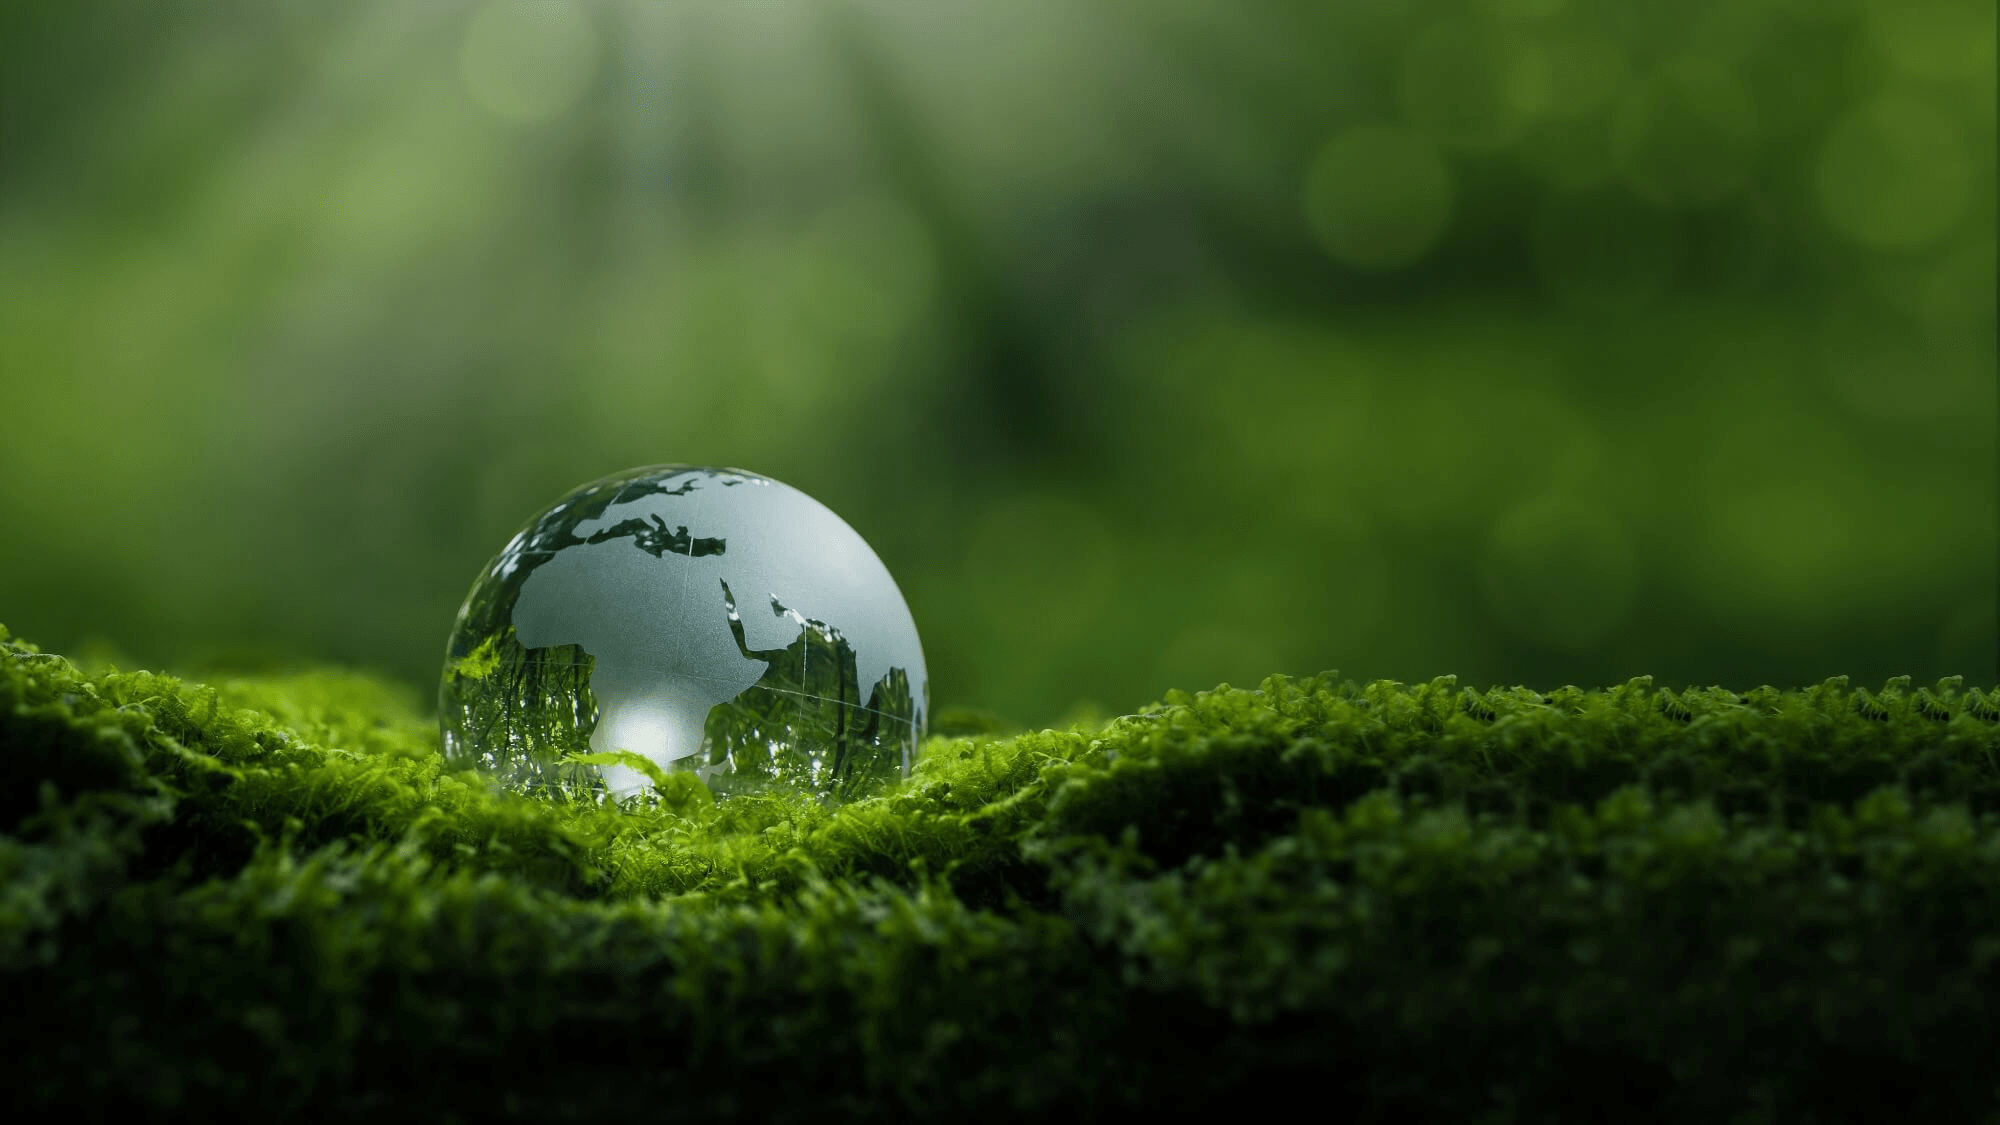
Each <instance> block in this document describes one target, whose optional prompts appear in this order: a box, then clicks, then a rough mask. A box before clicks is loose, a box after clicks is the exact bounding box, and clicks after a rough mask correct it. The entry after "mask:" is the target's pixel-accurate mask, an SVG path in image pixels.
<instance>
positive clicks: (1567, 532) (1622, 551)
mask: <svg viewBox="0 0 2000 1125" xmlns="http://www.w3.org/2000/svg"><path fill="white" fill-rule="evenodd" d="M1479 580H1480V591H1481V593H1482V594H1483V595H1484V596H1485V599H1486V604H1487V607H1488V608H1489V609H1490V610H1492V612H1493V613H1494V615H1495V616H1496V617H1498V618H1499V619H1500V620H1501V621H1502V622H1503V623H1504V624H1506V625H1507V627H1508V628H1510V629H1512V630H1513V631H1514V632H1515V633H1517V634H1518V635H1520V636H1522V637H1526V638H1529V639H1531V640H1534V641H1538V642H1540V643H1543V644H1549V645H1554V646H1557V647H1560V648H1567V649H1584V648H1588V647H1590V646H1591V645H1594V644H1596V643H1598V642H1599V641H1602V640H1604V639H1605V638H1607V637H1609V636H1610V635H1611V634H1612V633H1613V632H1615V631H1616V630H1617V629H1618V627H1619V626H1621V625H1623V624H1624V623H1625V622H1626V620H1627V619H1628V618H1629V617H1630V616H1631V612H1632V602H1633V595H1634V594H1635V593H1636V592H1637V589H1638V565H1637V561H1636V558H1635V556H1634V552H1633V550H1632V544H1631V540H1630V537H1629V536H1628V535H1627V534H1626V531H1625V528H1624V526H1623V525H1622V524H1620V523H1619V521H1618V520H1616V519H1614V518H1613V517H1612V516H1611V515H1610V513H1608V512H1606V511H1604V510H1603V509H1602V508H1601V507H1599V506H1597V505H1595V504H1592V503H1590V502H1587V501H1584V500H1581V499H1574V498H1570V497H1566V496H1561V495H1549V496H1543V497H1541V498H1538V499H1535V500H1530V501H1528V502H1526V503H1524V504H1521V505H1519V506H1517V507H1515V508H1513V509H1512V510H1510V511H1507V512H1506V513H1504V514H1502V515H1501V516H1500V518H1499V519H1497V520H1495V521H1494V524H1493V527H1492V530H1491V533H1490V534H1489V535H1488V537H1487V542H1486V548H1485V553H1484V556H1483V558H1482V559H1481V565H1480V568H1479Z"/></svg>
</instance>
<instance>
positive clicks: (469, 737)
mask: <svg viewBox="0 0 2000 1125" xmlns="http://www.w3.org/2000/svg"><path fill="white" fill-rule="evenodd" d="M928 688H929V682H928V680H927V678H926V676H925V673H924V654H923V647H922V645H921V644H920V643H919V642H918V639H917V627H916V623H915V622H914V621H912V620H911V618H910V610H909V607H908V606H907V605H906V604H905V603H904V601H903V595H902V592H901V591H899V590H898V589H897V588H896V583H895V580H894V579H892V578H891V577H890V576H889V571H888V569H887V568H886V567H884V566H883V565H882V561H881V560H880V559H878V558H877V557H876V556H875V552H874V551H872V550H870V549H869V547H868V544H867V543H866V542H864V541H863V540H862V538H861V536H860V535H858V534H857V533H856V532H855V531H854V529H853V528H851V527H849V526H847V524H846V523H845V522H843V521H842V520H841V518H840V517H839V516H836V515H834V514H833V512H831V511H829V510H828V509H827V508H826V507H825V506H824V505H822V504H820V503H819V502H818V501H816V500H814V499H813V498H812V497H810V496H807V495H806V494H805V493H803V492H800V491H799V490H797V489H795V488H792V487H790V486H789V485H786V484H782V483H780V482H778V481H775V480H772V479H770V478H769V477H765V476H760V475H758V474H756V473H749V472H743V471H741V470H737V469H710V468H698V467H693V466H686V465H656V466H651V467H648V468H641V469H633V470H630V471H628V472H624V473H619V474H617V475H615V476H609V477H606V478H604V479H603V480H599V481H596V482H594V483H591V484H587V485H585V486H583V487H582V488H579V489H577V490H576V491H574V492H572V493H570V494H569V495H568V496H565V497H563V498H562V499H561V500H560V501H558V502H557V503H556V504H554V505H553V506H551V507H550V508H549V509H548V510H546V511H544V512H542V513H541V514H540V515H537V516H536V517H535V518H534V519H532V520H530V521H529V522H528V524H527V526H526V527H524V528H522V530H521V532H520V533H519V534H518V535H516V536H514V538H513V539H511V540H509V541H508V543H507V545H506V547H504V548H503V549H502V550H501V551H500V554H499V555H498V556H497V557H495V558H494V559H493V561H492V562H491V563H489V564H488V565H487V567H486V569H484V570H483V571H481V572H480V574H479V579H478V581H476V582H474V583H473V586H472V592H471V593H470V594H469V595H467V597H466V599H465V605H464V607H463V608H461V609H460V610H459V612H458V623H457V624H456V625H455V626H454V627H453V629H452V633H451V642H450V645H449V646H448V648H447V650H446V653H445V664H444V674H443V678H442V682H441V683H440V685H439V688H438V721H439V724H440V726H441V727H442V729H443V734H444V751H445V757H446V759H447V761H448V762H449V763H451V764H452V765H453V766H454V767H455V768H465V767H474V768H477V769H479V770H482V771H484V772H486V773H488V774H489V775H491V776H493V777H495V778H496V779H498V780H499V781H500V782H501V783H502V784H503V785H506V786H507V787H509V788H513V789H517V790H521V791H525V792H539V793H545V794H549V795H552V796H562V797H568V798H577V797H582V798H588V799H601V798H602V797H606V796H608V797H611V798H613V799H620V800H622V799H625V798H629V797H634V796H637V795H641V794H644V793H647V792H648V791H651V790H656V789H660V788H663V787H664V788H681V787H685V786H686V785H687V782H685V781H683V780H680V779H678V778H676V777H675V775H676V774H692V775H693V776H694V777H696V778H699V779H700V780H701V781H702V782H703V783H704V784H705V785H706V786H707V787H708V788H709V790H711V791H712V792H713V793H715V794H716V795H717V796H719V797H728V796H731V795H735V794H742V793H757V792H770V791H773V790H784V791H792V792H803V793H808V794H811V795H813V796H816V797H819V798H821V799H825V800H846V799H852V798H854V797H858V796H863V795H866V794H868V793H871V792H876V791H879V790H880V789H882V788H884V787H885V786H887V785H889V784H892V783H893V782H895V781H896V780H898V779H900V778H902V777H906V776H908V773H909V768H910V761H911V759H912V757H913V756H914V754H915V752H916V748H917V743H918V741H919V740H920V739H921V738H922V737H923V731H924V723H925V712H926V711H927V710H928Z"/></svg>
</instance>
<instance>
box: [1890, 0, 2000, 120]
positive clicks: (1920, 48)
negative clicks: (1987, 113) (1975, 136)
mask: <svg viewBox="0 0 2000 1125" xmlns="http://www.w3.org/2000/svg"><path fill="white" fill-rule="evenodd" d="M1994 15H1995V11H1994V6H1993V4H1992V3H1991V2H1990V0H1869V2H1868V24H1869V28H1868V29H1869V31H1870V32H1871V33H1872V34H1873V36H1874V38H1875V41H1876V42H1877V43H1878V44H1880V45H1881V48H1882V50H1883V53H1885V54H1887V55H1888V56H1889V58H1890V60H1891V61H1892V62H1894V63H1895V64H1896V65H1897V66H1898V67H1900V68H1902V69H1903V70H1906V71H1909V72H1910V73H1912V74H1921V75H1925V76H1926V77H1936V78H1970V79H1975V80H1978V81H1980V82H1981V83H1982V84H1983V85H1984V86H1985V87H1986V89H1987V91H1988V93H1989V94H1990V92H1991V90H1992V86H1993V51H1994V32H1995V28H1994ZM1988 100H1989V101H1990V100H1991V99H1990V98H1989V99H1988Z"/></svg>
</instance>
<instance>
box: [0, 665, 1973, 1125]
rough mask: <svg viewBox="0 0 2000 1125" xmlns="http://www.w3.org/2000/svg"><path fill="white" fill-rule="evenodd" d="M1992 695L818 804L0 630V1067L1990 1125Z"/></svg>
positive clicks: (1231, 748) (568, 1097)
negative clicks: (544, 761) (633, 775)
mask: <svg viewBox="0 0 2000 1125" xmlns="http://www.w3.org/2000/svg"><path fill="white" fill-rule="evenodd" d="M1997 759H2000V690H1992V689H1989V690H1984V691H1982V690H1981V689H1979V688H1966V687H1964V685H1963V684H1962V682H1961V681H1959V680H1958V679H1955V678H1954V679H1950V680H1946V681H1943V682H1941V683H1939V684H1937V685H1935V686H1933V687H1928V688H1922V687H1912V686H1911V685H1910V683H1909V682H1908V681H1907V680H1906V679H1899V680H1895V681H1891V682H1890V683H1889V684H1888V685H1886V686H1885V687H1884V688H1883V689H1882V690H1880V691H1878V692H1871V691H1868V690H1866V689H1860V688H1850V687H1849V686H1848V685H1847V684H1846V683H1845V681H1843V680H1839V679H1836V680H1832V681H1829V682H1827V683H1825V684H1821V685H1819V686H1817V687H1814V688H1811V689H1808V690H1805V691H1798V692H1784V691H1777V690H1773V689H1769V688H1762V689H1758V690H1755V691H1751V692H1747V693H1742V694H1739V693H1736V692H1732V691H1725V690H1721V689H1709V690H1705V691H1690V692H1685V693H1678V694H1677V693H1675V692H1672V691H1669V690H1663V689H1655V688H1654V687H1653V686H1652V684H1651V683H1650V681H1648V680H1646V679H1643V678H1641V679H1638V680H1634V681H1632V682H1630V683H1627V684H1624V685H1622V686H1619V687H1615V688H1611V689H1609V690H1605V691H1582V690H1578V689H1575V688H1563V689H1561V690H1559V691H1555V692H1551V693H1547V694H1541V693H1537V692H1532V691H1528V690H1525V689H1519V688H1514V689H1496V690H1491V691H1486V692H1476V691H1472V690H1469V689H1461V688H1459V687H1458V686H1457V685H1456V684H1455V683H1454V681H1453V680H1452V679H1451V678H1450V677H1444V678H1441V679H1438V680H1435V681H1432V682H1431V683H1428V684H1419V685H1414V686H1406V685H1402V684H1397V683H1391V682H1377V683H1370V684H1365V685H1357V684H1352V683H1345V682H1339V681H1336V680H1335V679H1332V678H1329V677H1316V678H1311V679H1304V680H1287V679H1284V678H1282V677H1272V678H1270V679H1268V680H1266V681H1265V682H1264V683H1263V684H1262V685H1261V686H1260V687H1259V688H1257V689H1256V690H1250V691H1246V690H1237V689H1232V688H1229V687H1227V686H1224V687H1220V688H1217V689H1216V690H1214V691H1210V692H1202V693H1199V694H1196V695H1181V694H1175V695H1172V696H1170V697H1169V698H1168V699H1167V700H1165V701H1164V702H1162V703H1161V704H1159V705H1157V706H1155V707H1151V708H1148V709H1146V710H1144V711H1142V712H1141V713H1139V714H1135V715H1130V716H1125V717H1122V718H1117V719H1114V720H1112V721H1110V722H1109V723H1106V724H1101V725H1098V724H1085V725H1080V726H1079V727H1077V728H1074V729H1069V730H1045V731H1037V732H1031V733H1025V734H1019V735H1015V736H1011V737H1001V736H998V735H994V734H982V735H976V736H969V737H960V738H934V739H932V740H931V741H930V743H929V744H928V745H927V746H926V747H925V753H924V755H923V758H922V760H921V762H920V764H919V766H918V768H917V771H916V774H915V776H914V777H913V778H911V779H910V780H909V781H908V782H907V783H906V784H905V785H903V786H902V787H901V788H900V789H898V790H897V791H896V792H894V793H892V794H890V795H887V796H883V797H880V798H875V799H871V800H867V801H862V802H858V803H855V804H851V805H847V806H844V807H841V808H838V809H836V810H828V809H826V808H822V807H820V806H818V805H815V804H813V803H811V802H809V801H805V800H798V801H787V800H783V799H775V798H758V799H736V800H731V801H727V802H724V803H723V804H722V805H720V806H718V805H716V804H715V803H714V802H712V801H711V800H708V799H706V793H705V791H702V790H700V789H699V788H693V787H690V788H686V789H678V790H674V791H673V792H671V793H670V794H669V797H668V799H665V800H660V801H657V802H654V803H652V804H650V805H647V806H644V807H633V808H627V809H616V808H606V807H600V806H595V805H584V804H577V805H557V804H553V803H547V802H534V801H529V800H527V799H524V798H520V797H513V796H508V795H504V794H500V793H497V792H494V791H491V790H490V789H489V788H488V787H487V786H486V785H485V784H484V783H483V782H482V781H481V779H479V778H477V777H475V776H472V775H466V774H450V773H446V772H444V771H443V769H442V767H441V764H440V759H439V757H438V754H437V749H436V736H435V733H434V732H433V730H432V728H431V725H430V723H429V721H428V720H427V719H425V718H424V717H423V716H422V714H421V712H420V711H419V709H418V708H417V707H416V706H415V705H414V703H413V702H412V701H411V700H409V699H406V698H404V697H403V696H402V695H400V694H399V693H398V692H397V691H396V690H395V689H393V688H390V687H386V686H384V685H382V684H379V683H376V682H374V681H371V680H368V679H365V678H359V677H354V676H349V675H342V674H334V673H327V674H317V675H306V676H296V677H290V678H266V679H258V680H231V681H223V682H216V683H212V684H207V685H201V684H194V683H187V682H183V681H181V680H177V679H174V678H171V677H167V676H163V675H156V674H151V673H144V672H138V673H120V672H115V671H108V670H107V671H103V672H85V671H81V670H79V669H78V668H77V667H76V666H74V665H73V664H71V663H70V662H69V661H67V660H64V659H62V658H60V657H56V656H51V655H45V654H42V653H39V652H37V651H36V650H35V649H33V648H32V647H30V646H27V645H25V644H22V643H20V642H18V641H9V640H7V639H6V634H5V633H4V631H0V771H4V774H5V776H4V785H0V817H4V820H5V824H4V826H0V827H4V832H5V835H4V836H0V871H3V872H4V887H5V892H4V894H5V897H4V900H0V971H4V973H5V981H6V992H5V995H6V998H7V1002H8V1012H7V1016H6V1018H5V1020H4V1026H5V1028H6V1043H5V1050H4V1053H0V1058H4V1059H5V1063H4V1066H5V1068H6V1071H7V1073H6V1085H7V1089H8V1090H9V1092H10V1096H11V1098H12V1099H13V1100H14V1101H15V1102H16V1103H17V1104H25V1105H27V1106H28V1107H30V1108H34V1109H39V1110H41V1111H44V1112H46V1111H50V1110H56V1109H61V1110H65V1111H70V1112H72V1113H74V1112H77V1111H81V1112H83V1113H85V1114H108V1113H111V1112H121V1111H130V1112H137V1113H141V1114H144V1115H146V1116H148V1117H157V1116H159V1115H160V1114H161V1113H163V1112H177V1113H196V1112H201V1113H207V1114H211V1115H216V1116H224V1117H238V1116H246V1117H247V1116H249V1115H251V1114H252V1113H255V1114H257V1115H259V1116H263V1115H267V1114H268V1115H285V1116H292V1117H317V1118H346V1117H355V1116H360V1115H363V1114H368V1115H372V1116H376V1117H386V1118H391V1119H396V1120H404V1119H411V1120H414V1119H420V1118H421V1119H424V1120H429V1121H439V1120H453V1119H459V1120H472V1119H483V1118H490V1117H495V1116H503V1115H514V1116H519V1117H522V1118H524V1119H532V1120H579V1121H581V1120H593V1121H595V1120H606V1119H610V1118H616V1119H620V1120H624V1119H633V1118H641V1119H663V1120H724V1119H737V1118H741V1119H745V1120H759V1121H770V1120H781V1121H782V1120H829V1119H860V1118H866V1119H883V1118H912V1119H916V1118H934V1117H939V1116H942V1115H944V1114H947V1113H949V1114H954V1115H958V1116H961V1117H971V1118H975V1119H994V1118H1011V1117H1015V1116H1018V1115H1021V1114H1027V1113H1046V1114H1054V1115H1059V1116H1061V1117H1064V1118H1088V1117H1095V1118H1100V1119H1117V1118H1122V1117H1125V1116H1127V1115H1129V1114H1130V1113H1131V1112H1132V1111H1133V1110H1135V1109H1143V1110H1150V1111H1154V1112H1157V1113H1163V1114H1165V1115H1167V1116H1170V1117H1180V1116H1185V1115H1188V1114H1191V1113H1201V1114H1210V1113H1214V1112H1219V1111H1222V1110H1225V1109H1231V1108H1237V1109H1239V1111H1240V1110H1241V1109H1247V1108H1252V1107H1255V1106H1264V1105H1269V1104H1272V1103H1273V1102H1274V1101H1276V1100H1279V1099H1289V1100H1291V1101H1292V1102H1293V1103H1294V1104H1297V1105H1310V1106H1317V1107H1319V1108H1318V1110H1317V1111H1315V1112H1316V1115H1319V1114H1324V1115H1327V1116H1337V1117H1340V1118H1343V1119H1347V1120H1353V1121H1383V1122H1388V1121H1410V1120H1449V1121H1492V1122H1502V1121H1515V1120H1520V1121H1541V1120H1613V1119H1615V1120H1621V1121H1651V1120H1704V1121H1787V1122H1805V1121H1833V1120H1885V1119H1919V1118H1927V1119H1933V1120H1972V1119H1976V1118H1980V1117H1984V1116H1987V1115H1993V1116H1995V1117H2000V1113H1996V1112H1995V1110H1996V1107H2000V1070H1996V1068H1995V1065H1994V1063H1995V1048H1994V1043H1995V1036H1994V1033H1995V1030H1996V1027H1995V1023H1996V1014H2000V761H1997Z"/></svg>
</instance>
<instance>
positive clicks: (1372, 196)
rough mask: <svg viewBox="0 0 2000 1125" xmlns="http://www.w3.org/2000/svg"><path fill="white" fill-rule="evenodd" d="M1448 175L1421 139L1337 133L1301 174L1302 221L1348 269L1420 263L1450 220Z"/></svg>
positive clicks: (1379, 129) (1376, 130) (1369, 131)
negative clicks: (1303, 193)
mask: <svg viewBox="0 0 2000 1125" xmlns="http://www.w3.org/2000/svg"><path fill="white" fill-rule="evenodd" d="M1451 197H1452V190H1451V169H1450V168H1449V167H1448V166H1447V165H1446V163H1445V160H1444V157H1443V156H1442V155H1440V154H1439V153H1438V151H1437V148H1436V146H1434V145H1432V144H1431V142H1430V141H1429V140H1427V139H1426V138H1424V137H1423V136H1422V135H1421V134H1418V133H1415V132H1412V131H1410V130H1408V129H1399V128H1395V127H1392V126H1386V125H1363V126H1358V127H1356V128H1353V129H1350V130H1348V131H1347V132H1344V133H1341V134H1340V135H1338V136H1336V137H1334V138H1333V139H1332V140H1330V141H1328V142H1327V143H1326V145H1325V146H1324V147H1323V148H1321V149H1320V152H1319V155H1318V156H1317V157H1316V158H1315V159H1314V161H1313V164H1312V167H1311V169H1310V170H1309V171H1308V172H1307V174H1306V188H1305V211H1306V219H1307V222H1308V223H1309V224H1310V225H1311V227H1312V232H1313V234H1314V236H1315V237H1316V238H1318V240H1319V242H1320V245H1321V246H1322V247H1324V248H1325V249H1326V252H1327V253H1329V254H1331V255H1333V256H1334V257H1335V258H1337V259H1339V260H1340V261H1342V262H1345V263H1347V264H1349V265H1353V266H1360V267H1363V268H1366V269H1391V268H1394V267H1397V266H1406V265H1409V264H1411V263H1412V262H1415V261H1417V260H1419V259H1421V258H1422V257H1423V256H1424V255H1425V254H1426V253H1428V252H1429V251H1430V249H1431V247H1432V246H1433V245H1435V244H1436V243H1437V240H1438V238H1439V236H1441V235H1442V234H1443V233H1444V229H1445V224H1446V222H1447V221H1448V220H1449V219H1450V217H1451Z"/></svg>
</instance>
